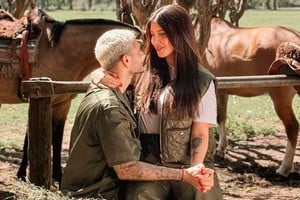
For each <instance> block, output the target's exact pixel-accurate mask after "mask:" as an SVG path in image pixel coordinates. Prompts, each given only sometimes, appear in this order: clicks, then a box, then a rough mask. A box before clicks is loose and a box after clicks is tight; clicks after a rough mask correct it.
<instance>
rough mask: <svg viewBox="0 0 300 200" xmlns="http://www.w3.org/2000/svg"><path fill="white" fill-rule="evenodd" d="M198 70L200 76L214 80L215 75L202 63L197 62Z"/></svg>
mask: <svg viewBox="0 0 300 200" xmlns="http://www.w3.org/2000/svg"><path fill="white" fill-rule="evenodd" d="M198 70H199V73H200V76H207V77H208V78H210V79H213V80H215V79H216V77H215V75H214V74H213V73H211V72H210V71H209V70H208V69H207V68H206V67H204V66H203V65H201V64H198Z"/></svg>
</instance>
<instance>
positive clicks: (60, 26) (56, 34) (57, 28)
mask: <svg viewBox="0 0 300 200" xmlns="http://www.w3.org/2000/svg"><path fill="white" fill-rule="evenodd" d="M52 23H54V24H53V27H52V29H51V35H50V39H51V42H53V43H54V44H57V43H58V42H59V39H60V37H61V34H62V32H63V30H64V28H65V27H66V26H68V25H87V26H88V25H111V26H115V25H118V26H122V27H124V28H131V29H133V30H135V31H136V32H139V33H141V32H142V31H141V30H140V29H139V28H138V27H136V26H133V25H130V24H127V23H124V22H121V21H116V20H111V19H72V20H67V21H65V22H58V21H55V20H54V21H52Z"/></svg>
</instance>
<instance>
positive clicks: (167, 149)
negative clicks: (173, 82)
mask: <svg viewBox="0 0 300 200" xmlns="http://www.w3.org/2000/svg"><path fill="white" fill-rule="evenodd" d="M199 70H200V74H201V80H199V84H200V91H201V96H203V95H204V94H205V93H206V91H207V89H208V87H209V85H210V82H211V81H215V80H216V79H215V77H214V75H212V74H211V73H210V72H209V71H208V70H206V69H205V68H204V67H201V66H199ZM171 94H172V87H171V86H167V88H166V94H165V96H164V101H163V102H164V103H163V105H162V109H161V110H160V112H161V116H162V120H161V124H160V153H161V154H160V159H161V164H162V165H166V166H173V167H181V166H189V165H190V160H191V158H190V139H191V126H192V121H193V119H192V118H189V117H185V118H184V119H180V120H178V119H176V117H175V116H174V114H173V113H170V112H168V111H167V109H165V107H166V106H165V105H166V103H167V101H168V99H169V96H170V95H171ZM210 135H213V134H210ZM209 139H210V140H212V141H210V142H214V138H212V137H209ZM209 147H212V148H213V146H212V145H209ZM208 152H211V150H210V149H209V150H208ZM209 159H211V158H209Z"/></svg>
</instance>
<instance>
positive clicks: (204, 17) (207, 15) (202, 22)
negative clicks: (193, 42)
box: [197, 0, 212, 55]
mask: <svg viewBox="0 0 300 200" xmlns="http://www.w3.org/2000/svg"><path fill="white" fill-rule="evenodd" d="M210 9H211V1H210V0H199V1H198V4H197V10H198V15H199V16H198V18H199V19H198V26H199V27H198V31H199V35H198V37H197V41H198V46H199V51H200V55H203V53H204V51H205V49H206V47H207V45H208V40H209V37H210V22H211V18H212V14H211V10H210Z"/></svg>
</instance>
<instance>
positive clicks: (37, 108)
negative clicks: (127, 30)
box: [21, 75, 300, 188]
mask: <svg viewBox="0 0 300 200" xmlns="http://www.w3.org/2000/svg"><path fill="white" fill-rule="evenodd" d="M217 80H218V85H217V88H218V89H222V90H223V89H225V90H226V89H230V88H253V87H280V86H290V85H300V77H299V76H288V75H266V76H262V75H261V76H231V77H217ZM89 84H90V83H89V82H83V81H78V82H75V81H52V80H51V79H50V78H47V77H41V78H31V79H30V80H28V81H23V82H22V85H21V86H22V87H21V88H22V95H23V96H24V97H25V98H29V116H28V117H29V119H28V120H29V122H28V123H29V136H28V137H29V150H28V155H29V180H30V182H32V183H34V184H35V185H38V186H44V187H45V188H50V185H51V151H50V150H51V141H52V126H51V119H52V112H51V98H52V97H53V96H54V95H57V94H65V93H84V92H86V90H87V88H88V86H89Z"/></svg>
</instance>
